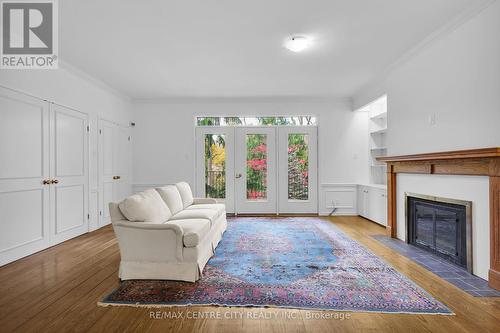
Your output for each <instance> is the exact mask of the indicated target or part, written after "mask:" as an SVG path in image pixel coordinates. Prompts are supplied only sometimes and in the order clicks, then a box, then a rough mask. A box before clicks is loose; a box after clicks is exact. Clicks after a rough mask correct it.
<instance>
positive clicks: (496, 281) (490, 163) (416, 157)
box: [377, 147, 500, 290]
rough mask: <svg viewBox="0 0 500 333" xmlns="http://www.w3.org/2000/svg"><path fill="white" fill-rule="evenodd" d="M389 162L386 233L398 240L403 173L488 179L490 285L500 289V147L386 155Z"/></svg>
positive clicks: (386, 161)
mask: <svg viewBox="0 0 500 333" xmlns="http://www.w3.org/2000/svg"><path fill="white" fill-rule="evenodd" d="M377 160H378V161H381V162H385V163H387V234H388V235H389V236H390V237H392V238H397V214H396V197H397V196H396V182H397V175H398V174H401V173H413V174H427V175H433V174H437V175H467V176H487V177H489V210H490V221H489V222H490V223H489V224H490V226H489V227H490V265H489V271H488V284H489V286H490V287H491V288H494V289H496V290H500V147H493V148H480V149H468V150H458V151H447V152H435V153H423V154H412V155H400V156H384V157H379V158H377Z"/></svg>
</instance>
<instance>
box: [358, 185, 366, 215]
mask: <svg viewBox="0 0 500 333" xmlns="http://www.w3.org/2000/svg"><path fill="white" fill-rule="evenodd" d="M365 207H366V206H365V187H364V186H359V187H358V214H359V215H361V216H365Z"/></svg>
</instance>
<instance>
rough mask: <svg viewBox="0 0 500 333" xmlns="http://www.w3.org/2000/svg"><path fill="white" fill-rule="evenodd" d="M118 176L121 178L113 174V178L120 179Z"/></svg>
mask: <svg viewBox="0 0 500 333" xmlns="http://www.w3.org/2000/svg"><path fill="white" fill-rule="evenodd" d="M120 178H121V177H120V176H113V179H114V180H117V179H120Z"/></svg>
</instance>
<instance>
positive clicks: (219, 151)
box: [195, 127, 235, 213]
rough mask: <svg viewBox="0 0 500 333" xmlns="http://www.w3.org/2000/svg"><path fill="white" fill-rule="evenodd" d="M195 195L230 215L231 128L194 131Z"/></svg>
mask: <svg viewBox="0 0 500 333" xmlns="http://www.w3.org/2000/svg"><path fill="white" fill-rule="evenodd" d="M195 187H196V195H197V196H198V197H201V198H214V199H216V200H217V201H218V202H223V203H225V205H226V211H227V212H228V213H234V212H235V211H234V127H197V128H196V186H195Z"/></svg>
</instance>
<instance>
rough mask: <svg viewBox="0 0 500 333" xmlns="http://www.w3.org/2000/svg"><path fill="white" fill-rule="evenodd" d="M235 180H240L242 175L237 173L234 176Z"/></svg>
mask: <svg viewBox="0 0 500 333" xmlns="http://www.w3.org/2000/svg"><path fill="white" fill-rule="evenodd" d="M234 177H235V178H241V177H243V175H242V174H241V173H237V174H236V176H234Z"/></svg>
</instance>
